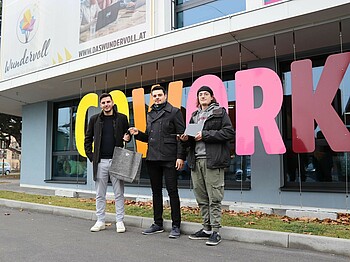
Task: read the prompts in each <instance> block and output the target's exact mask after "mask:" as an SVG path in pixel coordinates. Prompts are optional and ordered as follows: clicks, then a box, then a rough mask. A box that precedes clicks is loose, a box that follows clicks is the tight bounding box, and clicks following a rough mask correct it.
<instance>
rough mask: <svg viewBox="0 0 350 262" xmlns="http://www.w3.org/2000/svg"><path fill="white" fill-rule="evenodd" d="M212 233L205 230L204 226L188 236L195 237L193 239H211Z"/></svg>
mask: <svg viewBox="0 0 350 262" xmlns="http://www.w3.org/2000/svg"><path fill="white" fill-rule="evenodd" d="M210 236H211V235H210V234H207V233H205V232H204V231H203V228H202V229H201V230H199V231H197V232H196V233H194V234H192V235H189V236H188V238H189V239H193V240H207V239H209V237H210Z"/></svg>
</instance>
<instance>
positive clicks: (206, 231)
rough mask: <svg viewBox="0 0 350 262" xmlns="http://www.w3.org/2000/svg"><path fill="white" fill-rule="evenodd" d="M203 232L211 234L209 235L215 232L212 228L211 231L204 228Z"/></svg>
mask: <svg viewBox="0 0 350 262" xmlns="http://www.w3.org/2000/svg"><path fill="white" fill-rule="evenodd" d="M203 232H204V233H206V234H209V235H211V234H212V233H213V231H212V230H210V231H208V230H203Z"/></svg>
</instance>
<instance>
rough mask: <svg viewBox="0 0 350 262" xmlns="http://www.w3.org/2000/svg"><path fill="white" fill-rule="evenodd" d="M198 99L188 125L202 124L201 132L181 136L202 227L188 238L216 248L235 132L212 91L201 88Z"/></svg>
mask: <svg viewBox="0 0 350 262" xmlns="http://www.w3.org/2000/svg"><path fill="white" fill-rule="evenodd" d="M197 99H198V100H197V103H198V104H197V106H198V110H197V111H195V112H194V113H193V114H192V117H191V120H190V123H195V124H200V125H203V129H202V131H199V132H198V133H197V134H196V135H195V136H194V137H192V136H191V137H190V136H188V135H186V134H184V135H181V137H180V139H181V140H182V141H184V142H186V141H187V143H188V145H189V147H190V151H189V154H188V157H187V163H188V165H189V167H190V168H191V176H192V182H193V191H194V194H195V196H196V200H197V203H198V206H199V208H200V210H201V214H202V219H203V228H202V229H201V230H199V231H198V232H196V233H194V234H192V235H190V236H189V238H190V239H207V242H206V244H207V245H211V246H215V245H217V244H219V243H220V242H221V236H220V234H219V228H220V227H221V225H220V222H221V201H222V200H223V197H224V168H226V167H228V166H229V165H230V141H232V140H233V139H234V135H235V132H234V130H233V127H232V124H231V120H230V118H229V116H228V115H227V113H226V110H225V109H224V108H222V107H220V106H219V104H218V103H216V99H215V97H214V94H213V91H212V90H211V88H209V87H207V86H202V87H201V88H200V89H199V90H198V92H197Z"/></svg>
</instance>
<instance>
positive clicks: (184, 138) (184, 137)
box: [178, 134, 188, 142]
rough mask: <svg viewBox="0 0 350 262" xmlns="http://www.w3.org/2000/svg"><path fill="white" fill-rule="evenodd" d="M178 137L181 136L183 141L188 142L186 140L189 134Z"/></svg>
mask: <svg viewBox="0 0 350 262" xmlns="http://www.w3.org/2000/svg"><path fill="white" fill-rule="evenodd" d="M178 138H179V139H180V140H181V141H182V142H186V141H187V140H188V135H186V134H182V135H180V136H178Z"/></svg>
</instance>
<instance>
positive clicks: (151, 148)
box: [129, 85, 186, 238]
mask: <svg viewBox="0 0 350 262" xmlns="http://www.w3.org/2000/svg"><path fill="white" fill-rule="evenodd" d="M151 96H152V98H153V101H154V104H153V105H152V110H151V111H150V112H149V113H148V115H147V128H146V132H145V133H143V132H141V131H139V130H138V129H137V128H135V127H132V128H130V129H129V131H130V133H131V134H132V135H135V138H136V139H138V140H140V141H143V142H148V151H147V158H146V160H147V167H148V173H149V176H150V180H151V187H152V194H153V215H154V223H153V224H152V225H151V227H150V228H148V229H146V230H144V231H143V232H142V233H143V234H145V235H150V234H154V233H160V232H163V231H164V229H163V195H162V188H163V176H164V178H165V185H166V189H167V191H168V195H169V198H170V207H171V219H172V230H171V232H170V235H169V237H170V238H178V237H179V236H180V223H181V212H180V199H179V193H178V188H177V171H176V170H180V169H182V167H183V164H184V159H185V157H186V154H185V151H184V148H183V146H182V143H181V142H180V141H179V140H178V139H177V134H183V132H184V130H185V124H184V120H183V117H182V114H181V111H180V110H179V109H178V108H175V107H173V106H172V105H171V104H170V103H168V102H167V101H166V100H167V95H166V92H165V89H164V88H163V87H162V86H160V85H156V86H154V87H153V88H152V91H151Z"/></svg>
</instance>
